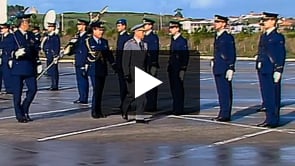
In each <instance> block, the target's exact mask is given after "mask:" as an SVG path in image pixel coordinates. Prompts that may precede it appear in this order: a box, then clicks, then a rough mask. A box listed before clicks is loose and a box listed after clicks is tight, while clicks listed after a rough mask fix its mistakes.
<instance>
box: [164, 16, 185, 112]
mask: <svg viewBox="0 0 295 166" xmlns="http://www.w3.org/2000/svg"><path fill="white" fill-rule="evenodd" d="M180 30H181V24H180V23H179V22H178V21H170V22H169V32H170V34H171V43H170V56H169V61H168V70H167V71H168V76H169V83H170V90H171V93H172V98H173V114H175V115H181V114H184V87H183V81H184V74H185V72H186V70H187V65H188V62H189V51H188V45H187V40H186V39H185V38H184V37H183V36H182V35H181V31H180Z"/></svg>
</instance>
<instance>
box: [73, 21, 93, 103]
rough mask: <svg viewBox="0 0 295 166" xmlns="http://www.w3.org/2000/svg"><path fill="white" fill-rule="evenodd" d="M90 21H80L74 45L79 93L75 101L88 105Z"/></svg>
mask: <svg viewBox="0 0 295 166" xmlns="http://www.w3.org/2000/svg"><path fill="white" fill-rule="evenodd" d="M88 24H89V21H87V20H83V19H78V22H77V29H78V33H77V34H76V37H75V40H76V41H75V44H74V46H73V47H74V48H73V50H74V55H75V69H76V79H77V86H78V92H79V99H78V100H76V101H74V103H77V104H87V103H88V93H89V82H88V75H87V71H86V70H85V64H86V62H87V56H88V52H87V51H83V50H86V46H85V40H86V38H87V37H89V35H88V33H87V27H88Z"/></svg>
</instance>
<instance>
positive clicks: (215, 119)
mask: <svg viewBox="0 0 295 166" xmlns="http://www.w3.org/2000/svg"><path fill="white" fill-rule="evenodd" d="M212 120H213V121H218V122H229V121H230V118H223V117H219V116H218V117H216V118H213V119H212Z"/></svg>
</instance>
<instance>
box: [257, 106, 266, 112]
mask: <svg viewBox="0 0 295 166" xmlns="http://www.w3.org/2000/svg"><path fill="white" fill-rule="evenodd" d="M265 111H266V108H265V107H260V108H258V109H257V110H256V112H265Z"/></svg>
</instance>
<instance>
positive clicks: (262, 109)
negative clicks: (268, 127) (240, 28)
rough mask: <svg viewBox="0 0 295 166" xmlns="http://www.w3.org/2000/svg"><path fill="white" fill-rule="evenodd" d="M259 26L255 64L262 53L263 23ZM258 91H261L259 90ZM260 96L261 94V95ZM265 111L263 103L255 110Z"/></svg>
mask: <svg viewBox="0 0 295 166" xmlns="http://www.w3.org/2000/svg"><path fill="white" fill-rule="evenodd" d="M259 25H260V31H261V35H260V37H259V43H258V52H257V54H256V55H255V59H256V63H258V55H259V54H260V51H262V45H261V42H262V37H263V34H264V32H265V31H264V23H263V20H261V21H260V23H259ZM260 91H261V88H260ZM261 94H262V93H261ZM265 111H266V108H265V106H264V103H263V102H262V104H261V106H260V107H259V108H258V109H257V110H256V112H265Z"/></svg>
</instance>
